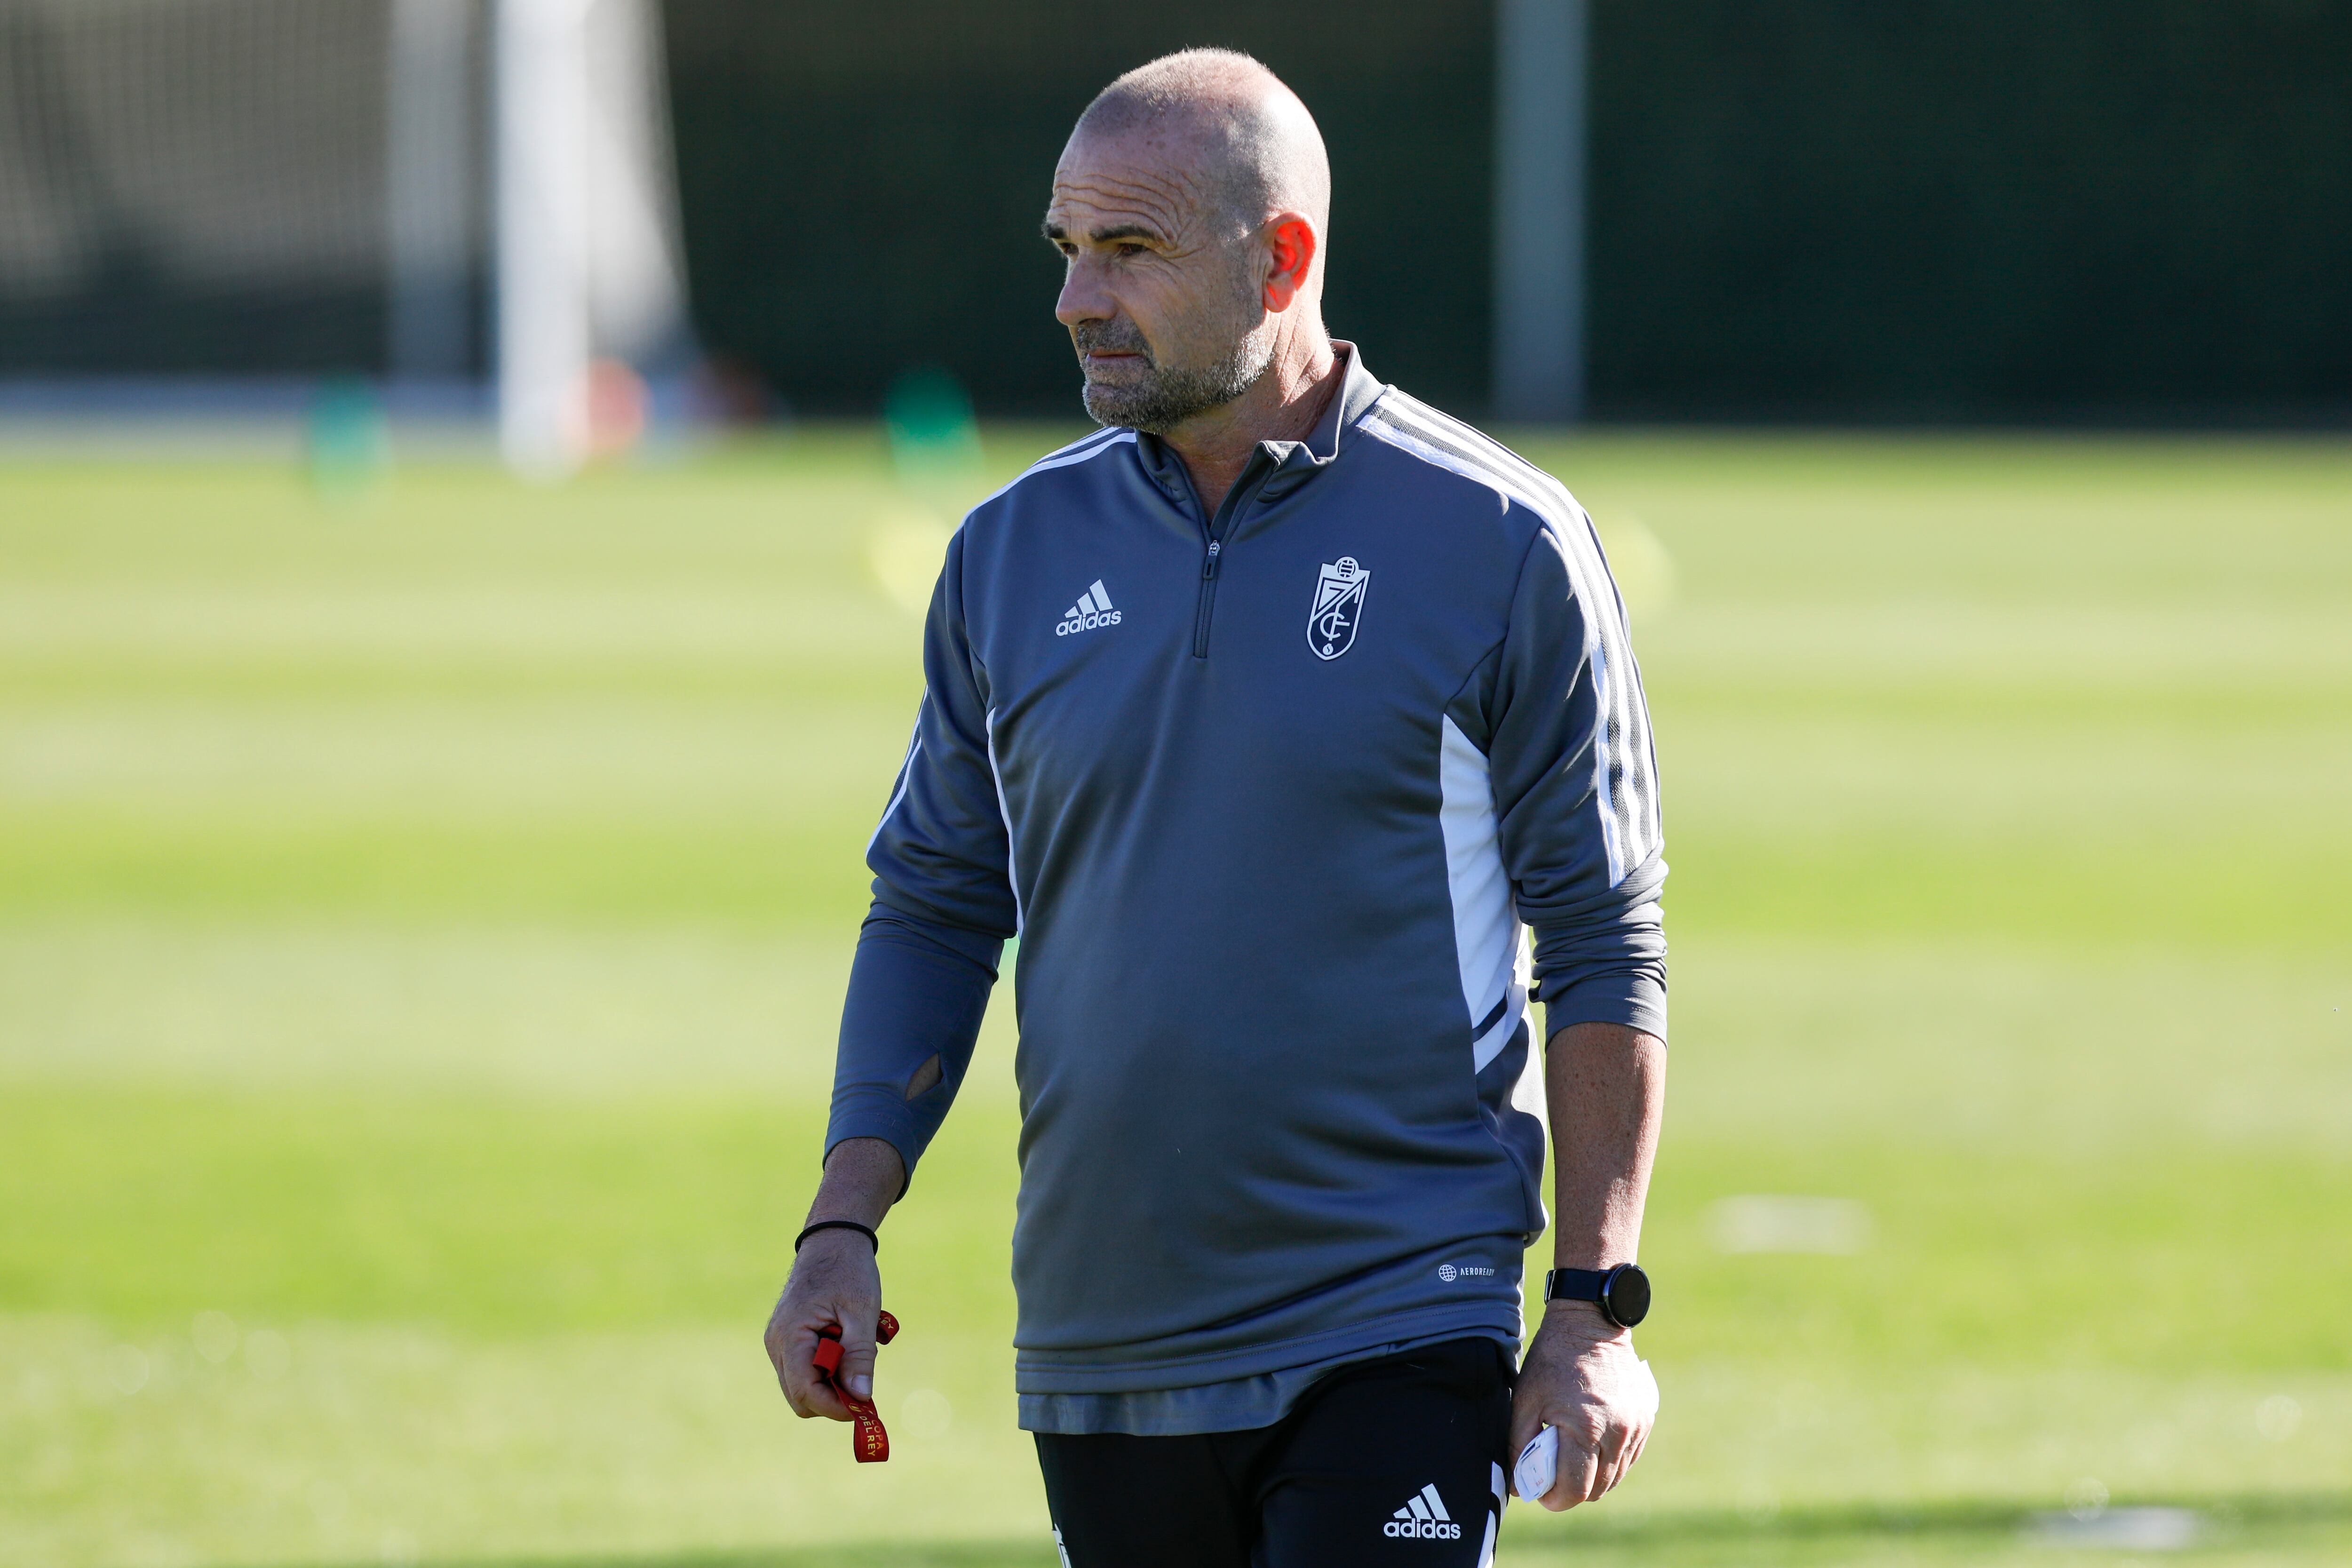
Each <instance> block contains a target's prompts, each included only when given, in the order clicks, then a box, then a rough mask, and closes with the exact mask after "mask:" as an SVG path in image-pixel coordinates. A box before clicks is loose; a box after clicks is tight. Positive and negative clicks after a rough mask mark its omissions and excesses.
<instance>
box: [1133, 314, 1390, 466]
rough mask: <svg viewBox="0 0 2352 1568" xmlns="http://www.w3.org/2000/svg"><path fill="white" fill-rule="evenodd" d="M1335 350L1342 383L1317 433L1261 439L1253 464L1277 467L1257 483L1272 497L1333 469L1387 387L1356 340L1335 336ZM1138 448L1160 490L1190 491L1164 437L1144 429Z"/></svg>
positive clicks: (1316, 426) (1137, 451)
mask: <svg viewBox="0 0 2352 1568" xmlns="http://www.w3.org/2000/svg"><path fill="white" fill-rule="evenodd" d="M1331 353H1332V354H1333V356H1334V357H1335V358H1337V359H1338V360H1339V391H1338V392H1336V393H1335V394H1333V395H1332V398H1331V401H1330V402H1329V403H1328V405H1325V407H1324V409H1323V417H1322V418H1321V419H1319V420H1318V421H1317V422H1316V425H1315V430H1314V433H1313V434H1312V435H1310V436H1308V437H1307V439H1306V440H1304V441H1260V442H1259V443H1258V444H1257V455H1256V457H1255V458H1253V459H1252V461H1251V464H1250V467H1251V468H1258V467H1259V466H1260V465H1261V464H1266V465H1271V466H1272V468H1274V472H1273V473H1272V474H1270V475H1268V476H1267V478H1266V479H1265V483H1264V484H1262V485H1261V486H1259V487H1258V492H1257V493H1258V494H1259V495H1260V496H1261V497H1263V498H1265V500H1274V499H1275V498H1276V496H1279V495H1283V494H1286V492H1288V491H1290V490H1293V489H1297V488H1298V487H1299V486H1300V485H1303V484H1305V483H1306V482H1307V480H1308V479H1313V478H1314V477H1315V476H1316V475H1317V474H1318V473H1320V472H1322V470H1323V469H1324V468H1328V466H1329V465H1330V464H1331V462H1332V460H1333V459H1335V458H1338V457H1339V447H1341V445H1342V444H1343V443H1345V442H1346V441H1347V440H1349V438H1350V437H1353V436H1354V435H1355V432H1356V422H1357V421H1358V420H1360V419H1361V418H1362V417H1363V416H1364V411H1365V410H1366V409H1368V408H1370V407H1371V405H1372V404H1373V402H1374V401H1375V400H1376V399H1378V398H1379V396H1380V395H1381V393H1383V392H1386V391H1387V390H1388V388H1387V387H1386V386H1384V385H1382V384H1381V383H1380V382H1379V381H1378V380H1376V379H1374V377H1373V375H1372V373H1371V372H1370V371H1368V370H1366V369H1365V368H1364V356H1363V355H1362V354H1361V353H1359V352H1358V350H1357V348H1356V345H1355V344H1353V343H1351V342H1348V341H1346V340H1345V339H1343V338H1334V339H1332V340H1331ZM1135 450H1136V456H1138V457H1139V458H1141V459H1142V460H1143V467H1144V469H1145V471H1146V472H1148V473H1149V474H1150V476H1151V478H1152V479H1153V480H1154V482H1156V483H1157V484H1158V485H1159V486H1160V489H1163V490H1165V491H1167V492H1168V493H1169V494H1170V495H1171V496H1181V495H1182V494H1184V493H1186V487H1187V486H1188V485H1189V483H1190V481H1189V480H1188V479H1186V478H1185V475H1184V460H1183V459H1182V458H1179V457H1178V456H1177V455H1176V454H1175V453H1174V452H1173V451H1171V450H1170V449H1169V447H1168V444H1167V443H1166V442H1165V441H1162V440H1160V437H1157V436H1147V435H1140V434H1139V435H1138V436H1137V437H1136V442H1135Z"/></svg>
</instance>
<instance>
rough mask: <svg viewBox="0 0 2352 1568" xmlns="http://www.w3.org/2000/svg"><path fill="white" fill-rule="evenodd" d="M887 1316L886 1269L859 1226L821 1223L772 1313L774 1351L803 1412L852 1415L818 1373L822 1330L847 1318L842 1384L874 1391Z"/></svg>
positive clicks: (786, 1387) (790, 1397)
mask: <svg viewBox="0 0 2352 1568" xmlns="http://www.w3.org/2000/svg"><path fill="white" fill-rule="evenodd" d="M881 1316H882V1271H881V1269H880V1268H879V1267H877V1264H876V1262H875V1258H874V1248H873V1247H872V1246H871V1245H870V1244H869V1243H868V1242H867V1241H866V1238H865V1237H862V1236H860V1235H858V1234H857V1232H856V1231H854V1230H821V1231H819V1232H817V1233H816V1234H815V1235H814V1236H812V1237H809V1238H808V1240H807V1241H806V1242H804V1243H803V1244H802V1247H801V1250H800V1256H799V1257H797V1258H793V1273H792V1278H791V1279H788V1280H786V1281H785V1283H784V1293H783V1294H782V1296H781V1297H779V1298H777V1300H776V1310H775V1311H774V1312H773V1313H772V1315H771V1316H770V1317H769V1319H768V1333H767V1342H768V1359H769V1360H770V1361H772V1362H773V1363H775V1365H776V1382H777V1383H778V1384H781V1385H782V1388H783V1391H784V1398H785V1399H786V1400H787V1401H789V1402H790V1403H791V1405H792V1407H793V1415H803V1416H807V1415H824V1416H827V1417H830V1418H831V1419H833V1420H835V1421H846V1420H848V1419H850V1409H849V1406H848V1405H846V1404H845V1403H843V1401H842V1398H841V1395H840V1394H838V1393H836V1392H835V1390H834V1389H833V1388H832V1387H831V1386H830V1385H829V1384H826V1383H825V1381H824V1379H822V1378H820V1377H819V1376H817V1374H816V1366H815V1364H814V1356H815V1354H816V1341H817V1331H818V1330H819V1329H822V1328H826V1327H829V1326H831V1325H833V1324H835V1323H838V1324H839V1325H840V1326H841V1373H840V1376H841V1384H842V1386H843V1387H844V1388H845V1389H847V1390H848V1391H849V1392H850V1393H851V1394H854V1395H856V1397H857V1398H859V1399H866V1400H871V1399H872V1398H873V1397H874V1329H875V1325H876V1323H877V1322H878V1321H880V1319H881Z"/></svg>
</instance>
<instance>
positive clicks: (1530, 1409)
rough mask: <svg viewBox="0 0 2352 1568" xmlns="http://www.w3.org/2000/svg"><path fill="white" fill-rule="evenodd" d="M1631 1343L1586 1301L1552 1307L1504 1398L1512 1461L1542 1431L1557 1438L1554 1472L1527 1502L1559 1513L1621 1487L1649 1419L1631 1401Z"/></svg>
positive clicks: (1646, 1436)
mask: <svg viewBox="0 0 2352 1568" xmlns="http://www.w3.org/2000/svg"><path fill="white" fill-rule="evenodd" d="M1639 1364H1640V1358H1639V1357H1637V1356H1635V1355H1634V1353H1633V1333H1632V1331H1630V1330H1626V1329H1621V1328H1619V1327H1617V1325H1615V1324H1614V1323H1612V1322H1611V1321H1608V1320H1607V1319H1606V1318H1603V1317H1602V1316H1601V1309H1600V1308H1599V1307H1597V1306H1595V1305H1593V1304H1592V1303H1591V1302H1589V1301H1555V1302H1553V1303H1552V1304H1551V1307H1550V1310H1548V1311H1547V1312H1546V1313H1545V1314H1544V1321H1543V1326H1542V1327H1541V1328H1539V1329H1538V1330H1537V1331H1536V1337H1535V1342H1533V1343H1532V1344H1530V1345H1528V1353H1527V1359H1526V1361H1525V1362H1524V1363H1521V1365H1520V1367H1519V1380H1518V1384H1517V1388H1516V1390H1515V1391H1514V1392H1513V1394H1512V1396H1511V1458H1513V1459H1517V1458H1518V1456H1519V1454H1520V1452H1521V1451H1522V1450H1524V1449H1525V1448H1526V1447H1527V1446H1528V1441H1529V1440H1530V1439H1532V1438H1533V1437H1534V1436H1535V1435H1536V1433H1537V1432H1538V1431H1539V1430H1541V1429H1542V1428H1543V1427H1546V1426H1550V1427H1554V1428H1557V1429H1558V1431H1559V1476H1558V1479H1555V1480H1554V1481H1553V1482H1552V1487H1551V1490H1549V1491H1548V1492H1546V1493H1545V1494H1544V1495H1543V1496H1542V1497H1541V1498H1539V1499H1536V1501H1539V1502H1541V1503H1542V1504H1543V1505H1544V1507H1546V1508H1548V1509H1550V1510H1553V1511H1554V1512H1558V1511H1559V1510H1561V1509H1569V1508H1574V1507H1575V1506H1576V1505H1577V1504H1578V1503H1580V1502H1595V1501H1598V1500H1600V1499H1601V1497H1603V1496H1604V1495H1606V1494H1607V1492H1608V1490H1609V1489H1610V1488H1611V1487H1613V1486H1615V1485H1616V1484H1617V1483H1618V1482H1619V1481H1621V1480H1622V1479H1625V1472H1626V1471H1628V1470H1630V1469H1632V1468H1633V1461H1634V1460H1636V1459H1638V1458H1641V1457H1642V1446H1643V1444H1644V1443H1646V1442H1648V1441H1649V1440H1650V1427H1651V1425H1652V1424H1653V1422H1654V1420H1655V1419H1656V1417H1655V1415H1654V1413H1653V1412H1651V1411H1650V1410H1649V1409H1647V1408H1646V1406H1647V1401H1646V1400H1641V1399H1637V1398H1636V1397H1635V1394H1634V1389H1635V1386H1636V1383H1635V1379H1636V1378H1637V1376H1638V1375H1639V1374H1638V1373H1636V1371H1635V1368H1636V1367H1637V1366H1638V1365H1639Z"/></svg>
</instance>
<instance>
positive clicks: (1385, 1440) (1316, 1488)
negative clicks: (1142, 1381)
mask: <svg viewBox="0 0 2352 1568" xmlns="http://www.w3.org/2000/svg"><path fill="white" fill-rule="evenodd" d="M1511 1376H1512V1369H1511V1363H1510V1361H1509V1359H1508V1357H1507V1355H1506V1354H1505V1352H1504V1351H1503V1348H1502V1347H1501V1346H1500V1345H1498V1344H1496V1342H1493V1341H1492V1340H1478V1339H1473V1340H1452V1341H1449V1342H1446V1343H1444V1344H1439V1345H1431V1346H1428V1347H1427V1348H1425V1349H1422V1350H1417V1351H1408V1352H1405V1353H1403V1354H1402V1355H1394V1356H1387V1357H1383V1358H1382V1359H1381V1360H1379V1361H1368V1362H1360V1363H1357V1364H1355V1365H1353V1366H1346V1367H1342V1368H1340V1369H1339V1371H1337V1372H1335V1373H1332V1374H1331V1375H1330V1376H1328V1377H1327V1378H1324V1379H1323V1380H1322V1381H1321V1382H1319V1383H1318V1384H1315V1386H1314V1387H1312V1388H1310V1389H1308V1390H1307V1394H1305V1395H1304V1396H1303V1397H1302V1398H1300V1400H1299V1401H1298V1403H1297V1405H1295V1406H1294V1407H1293V1408H1292V1410H1291V1412H1290V1414H1289V1415H1286V1416H1284V1417H1283V1418H1282V1419H1281V1420H1280V1421H1278V1422H1276V1423H1275V1424H1274V1425H1273V1426H1265V1427H1259V1428H1257V1429H1255V1430H1253V1431H1247V1432H1211V1433H1204V1434H1202V1435H1201V1436H1189V1437H1136V1436H1127V1435H1125V1434H1123V1433H1115V1432H1114V1433H1103V1434H1100V1435H1096V1436H1062V1435H1060V1434H1057V1433H1051V1432H1041V1433H1039V1434H1037V1462H1038V1465H1039V1467H1040V1468H1042V1469H1043V1470H1044V1471H1045V1500H1046V1503H1047V1504H1048V1505H1049V1506H1050V1507H1051V1508H1052V1510H1053V1513H1054V1535H1055V1540H1056V1541H1058V1542H1060V1543H1061V1548H1062V1560H1063V1562H1064V1563H1066V1565H1067V1568H1365V1565H1370V1564H1383V1563H1395V1564H1400V1565H1416V1568H1477V1565H1480V1564H1483V1563H1486V1560H1487V1558H1488V1557H1489V1556H1490V1555H1491V1554H1492V1552H1493V1551H1494V1541H1495V1531H1496V1530H1497V1529H1498V1528H1499V1527H1500V1526H1501V1523H1502V1511H1503V1463H1504V1450H1505V1448H1506V1447H1507V1444H1508V1442H1509V1440H1510V1422H1511Z"/></svg>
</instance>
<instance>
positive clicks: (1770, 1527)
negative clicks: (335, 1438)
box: [320, 1490, 2352, 1568]
mask: <svg viewBox="0 0 2352 1568" xmlns="http://www.w3.org/2000/svg"><path fill="white" fill-rule="evenodd" d="M2115 1506H2116V1508H2117V1509H2123V1508H2126V1507H2170V1508H2184V1509H2189V1510H2192V1511H2194V1512H2195V1513H2196V1514H2197V1515H2198V1517H2199V1519H2200V1521H2202V1524H2203V1530H2202V1531H2201V1534H2200V1540H2199V1542H2198V1543H2197V1546H2196V1547H2195V1548H2192V1549H2191V1550H2189V1551H2187V1552H2181V1553H2178V1554H2176V1553H2173V1552H2166V1553H2165V1555H2167V1556H2175V1555H2179V1556H2185V1557H2187V1558H2189V1559H2191V1560H2194V1559H2195V1558H2197V1557H2199V1556H2201V1555H2204V1554H2205V1552H2206V1551H2207V1550H2211V1551H2217V1552H2221V1553H2223V1554H2225V1555H2232V1556H2234V1555H2236V1554H2238V1553H2242V1552H2250V1551H2252V1552H2263V1557H2264V1561H2266V1562H2267V1561H2272V1560H2273V1558H2272V1556H2271V1555H2270V1551H2269V1549H2270V1548H2273V1547H2276V1548H2279V1549H2281V1550H2280V1552H2279V1554H2278V1555H2277V1556H2276V1558H2275V1561H2278V1562H2281V1563H2288V1562H2297V1563H2300V1562H2311V1563H2322V1562H2334V1561H2339V1560H2340V1559H2338V1558H2337V1557H2336V1555H2335V1553H2336V1551H2337V1550H2339V1549H2341V1548H2342V1547H2344V1546H2346V1545H2347V1544H2352V1490H2347V1491H2342V1492H2315V1493H2306V1494H2263V1495H2259V1496H2247V1497H2221V1498H2200V1499H2154V1498H2147V1499H2131V1500H2117V1502H2116V1505H2115ZM2041 1517H2045V1516H2043V1515H2042V1513H2041V1511H2040V1510H2032V1509H2026V1508H2021V1507H2018V1506H2016V1505H2014V1504H1991V1503H1978V1504H1952V1505H1945V1506H1937V1507H1914V1508H1899V1509H1898V1508H1837V1509H1806V1510H1789V1511H1787V1512H1784V1513H1780V1514H1777V1515H1774V1516H1773V1517H1771V1518H1769V1519H1764V1518H1758V1517H1755V1516H1753V1515H1742V1514H1739V1513H1737V1512H1733V1511H1729V1510H1723V1511H1683V1512H1675V1513H1661V1514H1652V1515H1648V1516H1646V1517H1645V1516H1642V1515H1639V1514H1634V1513H1631V1512H1626V1513H1619V1514H1614V1515H1612V1514H1611V1513H1610V1512H1609V1511H1607V1510H1592V1511H1591V1512H1590V1513H1586V1514H1582V1515H1580V1516H1568V1517H1562V1518H1558V1519H1551V1520H1545V1521H1541V1522H1536V1523H1535V1527H1534V1528H1533V1529H1532V1530H1531V1529H1529V1528H1528V1525H1529V1524H1530V1523H1531V1522H1534V1521H1529V1520H1528V1516H1527V1515H1526V1514H1525V1513H1523V1512H1520V1511H1519V1510H1517V1509H1515V1510H1513V1522H1514V1524H1515V1525H1517V1527H1518V1528H1517V1530H1516V1531H1507V1532H1506V1539H1505V1541H1504V1543H1503V1550H1502V1552H1501V1553H1500V1556H1501V1557H1502V1559H1503V1560H1504V1562H1505V1563H1510V1562H1513V1561H1517V1562H1519V1563H1532V1562H1540V1561H1548V1560H1562V1559H1565V1560H1577V1561H1590V1562H1593V1563H1596V1564H1597V1563H1608V1562H1611V1561H1613V1560H1616V1559H1618V1558H1620V1557H1623V1558H1624V1559H1626V1560H1627V1561H1629V1562H1638V1563H1642V1564H1643V1565H1645V1568H1671V1565H1675V1564H1685V1563H1687V1564H1714V1563H1743V1564H1745V1563H1854V1562H1861V1561H1865V1560H1867V1561H1872V1562H1878V1561H1884V1560H1885V1557H1886V1555H1887V1554H1888V1553H1889V1552H1894V1553H1895V1554H1897V1555H1899V1556H1901V1557H1902V1558H1904V1559H1905V1560H1908V1561H1918V1562H1923V1563H1926V1562H1937V1561H1947V1562H1955V1563H1958V1562H1964V1561H1969V1560H1972V1559H1977V1558H1979V1554H1983V1555H1984V1556H1986V1557H2000V1558H2002V1559H2004V1560H2006V1559H2008V1558H2009V1557H2011V1556H2012V1555H2013V1554H2014V1552H2015V1550H2016V1548H2017V1547H2018V1546H2019V1545H2020V1544H2021V1533H2022V1532H2025V1531H2030V1530H2031V1529H2032V1526H2033V1524H2034V1522H2035V1521H2036V1520H2037V1518H2041ZM1514 1533H1516V1534H1517V1540H1516V1542H1515V1541H1513V1540H1511V1539H1510V1536H1511V1535H1512V1534H1514ZM2313 1536H2319V1537H2324V1538H2325V1542H2321V1541H2318V1540H2311V1541H2308V1542H2307V1544H2308V1546H2309V1547H2311V1548H2315V1551H2312V1552H2308V1553H2307V1552H2305V1551H2300V1550H2297V1548H2298V1547H2299V1546H2304V1545H2305V1544H2306V1542H2305V1541H2300V1540H2298V1539H2297V1538H2299V1537H2301V1538H2308V1537H2313ZM2068 1555H2069V1556H2077V1557H2079V1556H2084V1555H2085V1554H2084V1553H2082V1552H2068ZM2087 1555H2089V1556H2090V1557H2092V1558H2094V1559H2099V1558H2105V1557H2106V1556H2108V1555H2109V1554H2108V1553H2105V1552H2092V1553H2088V1554H2087ZM436 1563H447V1564H450V1565H451V1568H1055V1555H1054V1549H1053V1545H1052V1543H1051V1542H1049V1541H1024V1542H933V1543H928V1544H924V1543H899V1542H840V1543H836V1544H833V1545H827V1546H812V1547H801V1548H772V1549H763V1550H751V1551H728V1552H669V1553H646V1554H633V1555H625V1556H614V1555H609V1554H598V1553H588V1554H581V1555H572V1556H564V1557H495V1558H489V1557H486V1558H458V1559H439V1558H436ZM320 1568H360V1565H358V1564H350V1565H338V1564H321V1565H320ZM366 1568H381V1565H380V1564H378V1563H369V1564H367V1565H366Z"/></svg>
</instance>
